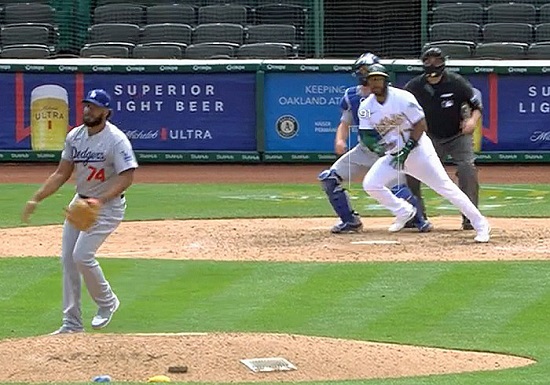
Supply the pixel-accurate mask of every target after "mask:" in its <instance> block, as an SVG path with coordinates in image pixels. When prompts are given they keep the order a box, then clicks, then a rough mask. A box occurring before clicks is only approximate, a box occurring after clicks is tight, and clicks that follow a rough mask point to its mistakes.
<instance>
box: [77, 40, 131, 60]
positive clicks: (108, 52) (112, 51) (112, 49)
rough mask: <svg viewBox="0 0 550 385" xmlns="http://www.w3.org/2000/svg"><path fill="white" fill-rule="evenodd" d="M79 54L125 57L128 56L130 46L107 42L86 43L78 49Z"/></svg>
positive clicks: (84, 55)
mask: <svg viewBox="0 0 550 385" xmlns="http://www.w3.org/2000/svg"><path fill="white" fill-rule="evenodd" d="M80 56H82V57H111V58H127V57H130V48H129V47H125V46H122V45H116V44H109V43H99V44H87V45H85V46H84V47H82V48H81V49H80Z"/></svg>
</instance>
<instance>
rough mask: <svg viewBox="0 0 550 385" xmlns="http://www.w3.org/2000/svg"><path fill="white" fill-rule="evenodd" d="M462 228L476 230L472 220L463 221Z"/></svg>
mask: <svg viewBox="0 0 550 385" xmlns="http://www.w3.org/2000/svg"><path fill="white" fill-rule="evenodd" d="M462 230H474V226H473V225H472V222H470V221H469V220H465V221H464V222H462Z"/></svg>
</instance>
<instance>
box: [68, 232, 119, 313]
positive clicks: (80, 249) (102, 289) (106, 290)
mask: <svg viewBox="0 0 550 385" xmlns="http://www.w3.org/2000/svg"><path fill="white" fill-rule="evenodd" d="M111 232H112V230H111V231H98V230H96V231H93V232H89V233H85V232H82V233H80V236H79V238H78V241H77V243H76V246H75V249H74V258H75V261H76V264H77V266H78V269H79V271H80V273H81V274H82V278H83V279H84V282H85V283H86V288H87V289H88V293H89V294H90V296H91V297H92V299H93V300H94V301H95V303H96V304H97V306H99V307H109V306H112V305H113V304H114V303H115V295H114V293H113V290H112V289H111V285H110V284H109V282H108V281H107V279H106V278H105V275H104V274H103V270H102V269H101V266H100V265H99V262H98V261H97V260H96V258H95V253H96V251H97V249H98V248H99V247H100V246H101V244H103V242H104V241H105V239H107V237H108V236H109V235H110V234H111Z"/></svg>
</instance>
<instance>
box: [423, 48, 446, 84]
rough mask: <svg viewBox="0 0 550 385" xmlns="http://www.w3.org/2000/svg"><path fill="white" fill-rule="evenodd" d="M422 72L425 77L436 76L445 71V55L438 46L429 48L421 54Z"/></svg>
mask: <svg viewBox="0 0 550 385" xmlns="http://www.w3.org/2000/svg"><path fill="white" fill-rule="evenodd" d="M422 63H423V66H424V74H425V75H426V77H427V78H436V77H439V76H441V75H443V71H445V57H444V56H443V53H442V52H441V49H439V48H430V49H428V50H427V51H426V52H424V54H423V55H422Z"/></svg>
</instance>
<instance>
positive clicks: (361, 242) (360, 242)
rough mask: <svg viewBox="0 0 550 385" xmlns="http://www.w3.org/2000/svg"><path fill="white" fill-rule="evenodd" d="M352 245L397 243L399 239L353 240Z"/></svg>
mask: <svg viewBox="0 0 550 385" xmlns="http://www.w3.org/2000/svg"><path fill="white" fill-rule="evenodd" d="M351 244H352V245H399V244H400V242H399V241H385V240H380V241H354V242H351Z"/></svg>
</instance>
